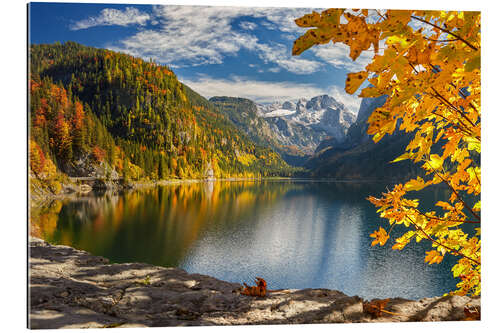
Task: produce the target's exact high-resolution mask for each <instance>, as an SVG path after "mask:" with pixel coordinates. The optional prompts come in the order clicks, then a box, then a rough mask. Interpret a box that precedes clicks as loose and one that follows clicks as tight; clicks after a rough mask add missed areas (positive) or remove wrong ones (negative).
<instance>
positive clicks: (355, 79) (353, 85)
mask: <svg viewBox="0 0 500 333" xmlns="http://www.w3.org/2000/svg"><path fill="white" fill-rule="evenodd" d="M367 77H368V72H367V71H362V72H358V73H349V74H347V79H346V81H345V91H346V92H347V93H348V94H351V95H352V94H354V92H355V91H356V90H358V88H359V86H360V85H361V84H362V83H363V82H364V81H365V80H366V78H367Z"/></svg>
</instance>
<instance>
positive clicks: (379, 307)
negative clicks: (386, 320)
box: [363, 298, 401, 318]
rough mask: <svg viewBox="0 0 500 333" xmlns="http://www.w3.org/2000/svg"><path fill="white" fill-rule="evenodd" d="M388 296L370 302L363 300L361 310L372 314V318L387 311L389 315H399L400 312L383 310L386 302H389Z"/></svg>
mask: <svg viewBox="0 0 500 333" xmlns="http://www.w3.org/2000/svg"><path fill="white" fill-rule="evenodd" d="M389 300H390V299H389V298H386V299H382V300H373V301H371V302H363V312H364V313H366V314H370V315H372V316H373V317H374V318H379V317H381V316H382V313H387V314H390V315H401V314H400V313H395V312H390V311H387V310H384V308H385V306H386V305H387V303H389Z"/></svg>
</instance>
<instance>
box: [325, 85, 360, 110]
mask: <svg viewBox="0 0 500 333" xmlns="http://www.w3.org/2000/svg"><path fill="white" fill-rule="evenodd" d="M327 94H328V95H330V96H332V97H333V98H335V99H336V100H337V101H338V102H340V103H342V104H344V106H345V107H346V108H347V109H348V110H351V111H352V112H354V113H358V111H359V105H360V104H361V98H359V97H358V96H356V95H349V94H348V93H346V92H345V91H344V88H343V87H339V86H331V87H330V88H329V91H328V92H327Z"/></svg>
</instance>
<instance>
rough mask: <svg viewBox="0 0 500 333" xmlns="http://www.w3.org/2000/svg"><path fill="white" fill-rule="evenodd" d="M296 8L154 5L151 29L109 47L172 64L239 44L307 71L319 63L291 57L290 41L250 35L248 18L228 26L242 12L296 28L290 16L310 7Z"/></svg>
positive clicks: (216, 55)
mask: <svg viewBox="0 0 500 333" xmlns="http://www.w3.org/2000/svg"><path fill="white" fill-rule="evenodd" d="M310 11H311V9H300V8H251V7H201V6H154V7H153V14H152V21H154V22H157V25H156V26H155V29H154V30H153V29H144V30H141V31H139V32H137V33H136V34H134V35H132V36H129V37H125V38H124V39H123V40H121V41H120V42H118V43H115V44H110V45H107V47H108V48H109V49H112V50H115V51H121V52H126V53H129V54H132V55H134V56H138V57H142V58H146V59H148V58H152V59H154V60H156V61H158V62H161V63H166V64H168V65H170V66H171V67H174V68H175V67H182V66H197V65H204V64H220V63H222V62H223V59H224V57H225V56H229V55H235V54H236V53H237V52H238V51H240V50H241V49H246V50H249V51H251V52H256V53H257V55H258V57H259V58H260V59H262V60H263V61H264V62H265V63H268V64H273V65H275V66H278V67H280V68H282V69H285V70H287V71H289V72H292V73H295V74H310V73H313V72H315V71H317V70H319V69H320V68H321V67H322V63H320V62H318V61H315V60H307V59H304V58H299V57H293V56H292V55H291V45H289V46H288V47H287V46H285V45H283V44H272V45H271V44H268V43H267V42H263V41H261V40H259V38H258V37H257V36H256V35H254V34H252V29H253V28H255V27H257V25H256V24H255V23H253V22H248V21H244V22H242V23H241V24H240V28H241V27H243V28H245V29H244V30H243V31H241V30H236V29H234V28H233V26H232V23H233V21H234V20H235V19H236V18H238V17H241V16H250V17H253V18H255V19H259V20H260V21H259V24H261V23H262V24H263V25H264V23H268V24H271V25H273V26H274V27H275V28H276V29H279V30H281V31H282V32H286V33H289V32H293V31H299V30H300V28H299V27H297V26H296V25H295V23H294V19H295V18H297V17H300V16H301V15H303V14H305V13H308V12H310Z"/></svg>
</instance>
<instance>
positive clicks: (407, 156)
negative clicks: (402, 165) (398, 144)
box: [391, 153, 413, 163]
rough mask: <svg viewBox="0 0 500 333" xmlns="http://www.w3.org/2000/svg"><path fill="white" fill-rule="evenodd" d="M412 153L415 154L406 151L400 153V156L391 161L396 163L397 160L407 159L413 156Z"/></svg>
mask: <svg viewBox="0 0 500 333" xmlns="http://www.w3.org/2000/svg"><path fill="white" fill-rule="evenodd" d="M412 155H413V154H410V153H404V154H402V155H400V156H398V157H396V158H395V159H393V160H392V161H391V163H396V162H399V161H404V160H407V159H409V158H411V156H412Z"/></svg>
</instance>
